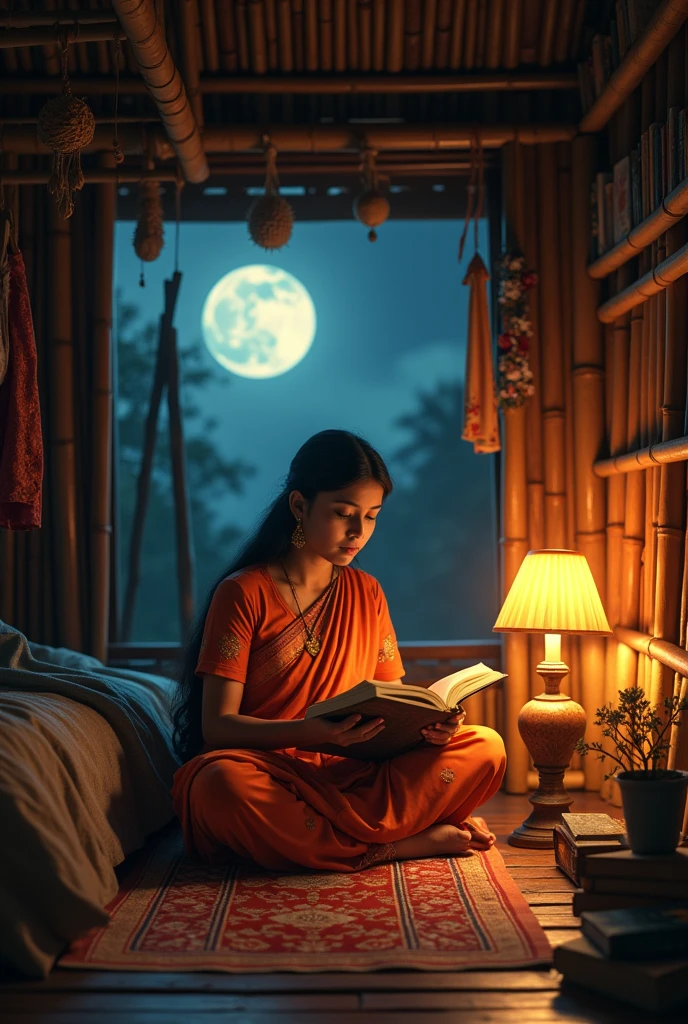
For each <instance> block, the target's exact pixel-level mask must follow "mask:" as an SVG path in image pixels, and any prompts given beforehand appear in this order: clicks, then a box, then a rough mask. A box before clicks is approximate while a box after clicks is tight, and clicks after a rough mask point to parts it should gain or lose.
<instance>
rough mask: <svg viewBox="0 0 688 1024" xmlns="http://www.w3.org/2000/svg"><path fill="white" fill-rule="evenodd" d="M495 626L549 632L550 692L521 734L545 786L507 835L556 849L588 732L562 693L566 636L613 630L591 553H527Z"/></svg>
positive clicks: (541, 669)
mask: <svg viewBox="0 0 688 1024" xmlns="http://www.w3.org/2000/svg"><path fill="white" fill-rule="evenodd" d="M493 629H494V630H495V631H496V632H503V633H521V632H524V633H544V634H545V658H544V661H541V662H540V664H539V665H538V666H537V672H538V675H541V676H542V678H543V679H544V681H545V691H544V693H541V694H540V695H539V696H537V697H535V698H534V699H533V700H529V701H528V703H527V704H524V706H523V707H522V708H521V711H520V712H519V716H518V731H519V733H520V734H521V738H522V740H523V742H524V743H525V745H526V747H527V748H528V751H529V753H530V755H531V757H532V758H533V764H534V765H535V768H536V769H537V772H538V780H539V785H538V788H537V790H536V791H535V793H533V794H532V796H531V797H530V802H531V803H532V805H533V811H532V813H531V814H530V816H529V817H528V818H527V819H526V820H525V821H524V822H523V824H522V825H520V826H519V827H518V828H517V829H515V831H514V832H512V833H511V835H510V836H509V840H508V841H509V843H510V844H511V845H512V846H525V847H529V848H531V849H551V848H552V846H553V834H552V829H553V828H554V826H555V825H558V824H561V814H562V811H565V810H566V809H567V808H568V807H569V806H570V805H571V804H572V803H573V797H571V796H570V795H569V794H568V792H567V791H566V789H565V787H564V772H565V771H566V769H567V768H568V766H569V761H570V760H571V755H572V754H573V751H574V748H575V746H576V743H577V742H578V740H579V739H580V738H581V737H582V736H583V733H584V732H585V711H584V710H583V708H582V707H581V706H580V704H576V702H575V701H574V700H571V698H570V697H568V696H567V695H566V694H565V693H561V692H560V690H559V683H560V681H561V680H562V679H563V678H564V676H566V675H568V671H569V669H568V666H567V665H566V664H565V663H564V662H563V661H562V660H561V634H562V633H580V634H583V635H586V636H590V635H595V636H604V635H607V634H609V633H611V630H610V628H609V623H608V622H607V616H606V615H605V613H604V608H603V607H602V602H601V601H600V595H599V594H598V593H597V587H596V586H595V581H594V579H593V576H592V573H591V571H590V566H589V565H588V562H587V559H586V558H585V555H582V554H580V552H578V551H561V550H546V551H529V552H528V554H527V555H526V557H525V558H524V559H523V562H522V563H521V567H520V569H519V570H518V572H517V573H516V578H515V579H514V582H513V583H512V584H511V588H510V590H509V593H508V594H507V596H506V600H505V601H504V604H503V606H502V610H501V611H500V613H499V616H498V618H497V621H496V622H495V624H494V626H493Z"/></svg>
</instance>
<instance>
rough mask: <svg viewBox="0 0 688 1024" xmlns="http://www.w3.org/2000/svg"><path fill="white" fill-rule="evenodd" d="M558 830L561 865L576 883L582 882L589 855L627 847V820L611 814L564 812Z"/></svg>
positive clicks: (556, 848) (556, 853)
mask: <svg viewBox="0 0 688 1024" xmlns="http://www.w3.org/2000/svg"><path fill="white" fill-rule="evenodd" d="M561 818H562V824H561V825H557V826H556V827H555V829H554V857H555V861H556V864H557V867H558V868H559V869H560V870H561V871H563V872H564V874H566V875H568V876H569V878H570V879H571V881H572V882H574V883H575V884H576V885H580V884H581V881H580V880H581V875H582V873H583V871H584V869H585V862H586V858H587V857H589V856H590V855H591V854H595V853H615V852H618V851H619V850H623V849H625V848H626V840H625V831H626V823H625V822H624V821H623V819H622V818H612V817H610V815H609V814H562V816H561Z"/></svg>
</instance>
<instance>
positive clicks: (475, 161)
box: [459, 131, 485, 263]
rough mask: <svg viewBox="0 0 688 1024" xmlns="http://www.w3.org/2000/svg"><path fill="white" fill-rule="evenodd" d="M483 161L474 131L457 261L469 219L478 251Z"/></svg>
mask: <svg viewBox="0 0 688 1024" xmlns="http://www.w3.org/2000/svg"><path fill="white" fill-rule="evenodd" d="M484 172H485V161H484V157H483V145H482V142H481V141H480V135H479V133H478V132H477V131H474V132H473V133H472V135H471V174H470V178H469V179H468V187H467V189H466V193H467V194H466V219H465V221H464V225H463V233H462V235H461V239H460V241H459V263H460V262H461V260H462V258H463V250H464V246H465V244H466V237H467V235H468V229H469V226H470V223H471V221H473V232H474V234H473V240H474V248H475V251H476V252H477V251H478V222H479V221H480V218H481V217H482V214H483V205H484V201H485V173H484Z"/></svg>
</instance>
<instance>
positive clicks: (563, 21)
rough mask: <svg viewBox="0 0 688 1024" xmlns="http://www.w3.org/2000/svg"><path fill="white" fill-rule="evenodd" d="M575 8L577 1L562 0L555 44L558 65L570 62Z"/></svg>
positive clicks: (555, 58)
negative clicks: (570, 43)
mask: <svg viewBox="0 0 688 1024" xmlns="http://www.w3.org/2000/svg"><path fill="white" fill-rule="evenodd" d="M575 7H576V0H561V3H560V4H559V17H558V21H557V33H556V38H555V42H554V61H555V63H556V64H563V63H564V62H565V61H566V60H568V55H569V40H570V38H571V28H572V25H573V18H574V11H575Z"/></svg>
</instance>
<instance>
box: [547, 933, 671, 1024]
mask: <svg viewBox="0 0 688 1024" xmlns="http://www.w3.org/2000/svg"><path fill="white" fill-rule="evenodd" d="M554 966H555V968H556V969H557V970H558V971H559V972H560V973H561V974H563V976H564V980H565V981H566V982H573V983H574V984H576V985H580V986H581V987H583V988H588V989H592V990H593V991H594V992H602V993H604V994H605V995H609V996H613V997H615V998H617V999H620V1000H622V1001H623V1002H626V1003H630V1004H631V1005H632V1006H638V1007H640V1008H641V1009H643V1010H649V1011H650V1012H651V1013H666V1012H668V1011H669V1010H676V1009H679V1007H681V1006H685V1005H686V1003H688V959H674V960H650V961H647V962H643V961H642V960H608V959H607V957H606V956H604V954H603V953H601V952H600V951H599V949H597V948H596V947H595V946H594V945H593V944H592V942H590V940H589V939H586V938H584V937H583V938H580V939H570V940H569V941H568V942H563V943H562V944H561V945H559V946H557V947H556V949H555V950H554Z"/></svg>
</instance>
